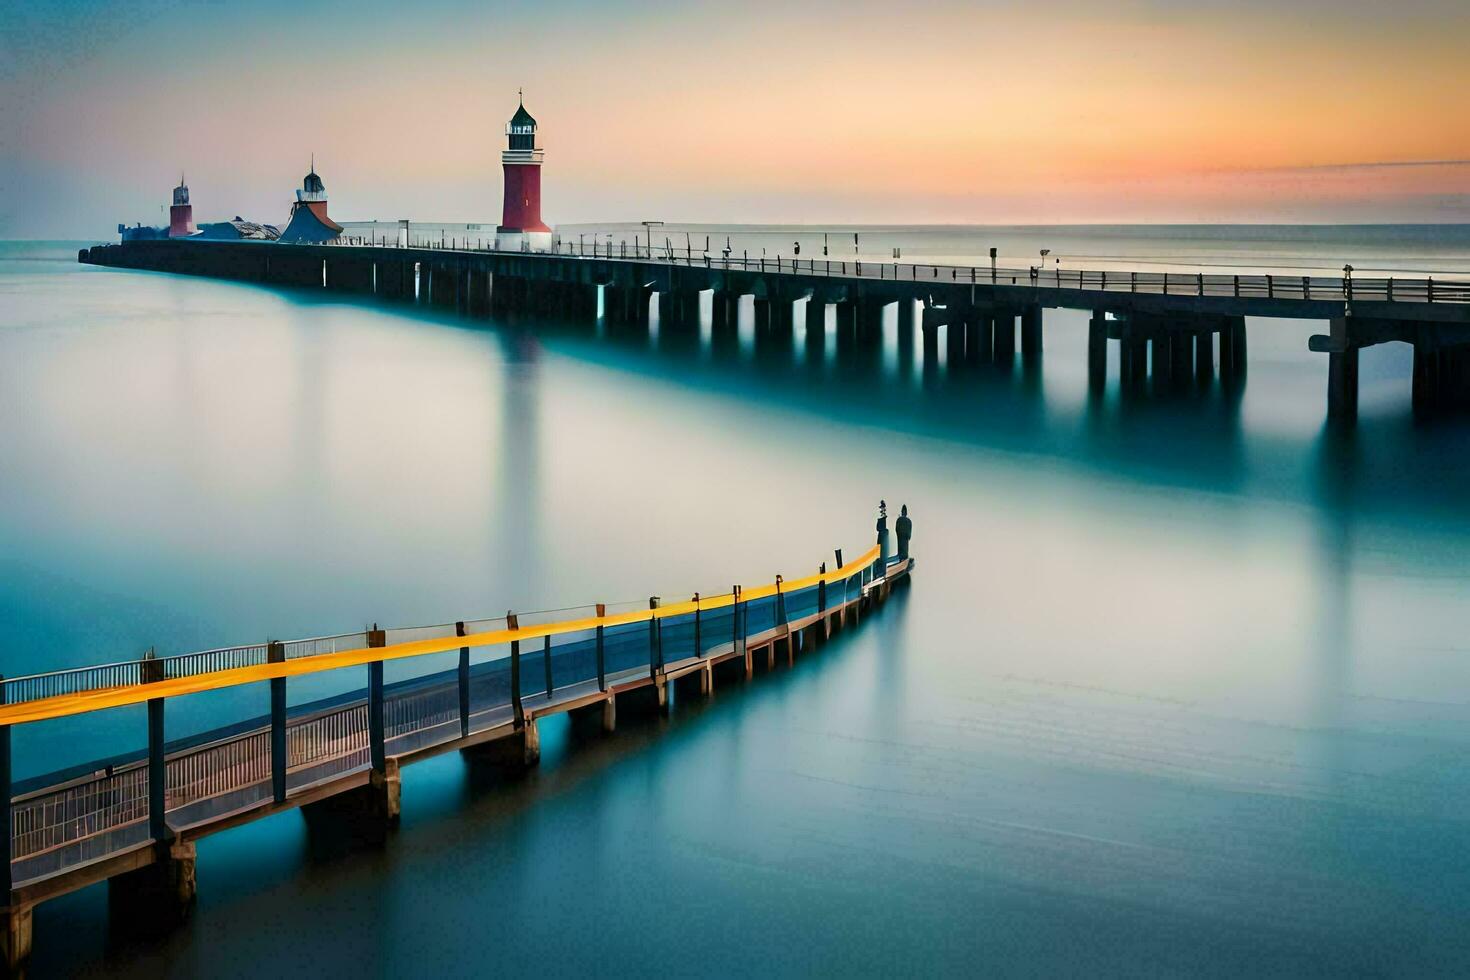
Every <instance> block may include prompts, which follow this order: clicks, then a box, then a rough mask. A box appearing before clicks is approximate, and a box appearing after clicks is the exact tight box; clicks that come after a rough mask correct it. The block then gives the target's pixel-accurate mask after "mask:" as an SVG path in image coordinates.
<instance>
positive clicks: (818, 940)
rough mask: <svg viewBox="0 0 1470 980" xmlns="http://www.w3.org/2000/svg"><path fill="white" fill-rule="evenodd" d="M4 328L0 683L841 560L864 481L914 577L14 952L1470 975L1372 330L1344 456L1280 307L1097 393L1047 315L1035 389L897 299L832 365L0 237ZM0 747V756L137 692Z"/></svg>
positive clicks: (1437, 539) (59, 922)
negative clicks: (682, 696) (587, 717)
mask: <svg viewBox="0 0 1470 980" xmlns="http://www.w3.org/2000/svg"><path fill="white" fill-rule="evenodd" d="M1096 244H1097V245H1098V249H1097V250H1098V252H1099V253H1101V252H1102V251H1104V250H1105V247H1107V246H1109V245H1110V243H1108V242H1105V241H1099V242H1097V243H1096ZM1211 247H1215V246H1213V245H1212V246H1211ZM1231 247H1232V248H1243V249H1247V250H1248V249H1249V248H1250V247H1251V246H1250V244H1249V243H1241V242H1236V243H1233V244H1232V245H1231ZM1390 257H1391V256H1390ZM1406 261H1407V260H1406ZM0 309H3V310H4V311H5V312H4V314H3V319H0V459H3V460H4V473H3V480H0V627H3V630H0V636H3V641H0V642H3V646H0V670H3V672H4V673H5V674H6V675H7V676H11V675H14V674H18V673H22V672H25V671H30V670H38V669H45V668H51V667H58V666H65V665H73V664H80V663H90V662H99V661H106V660H113V659H125V658H129V657H132V656H135V655H136V654H137V653H138V652H140V651H141V650H143V649H145V648H147V647H148V646H156V647H157V648H158V649H159V650H160V652H165V653H171V652H182V651H186V650H190V649H196V648H202V647H208V646H215V645H220V644H224V643H233V642H245V641H250V640H257V639H264V638H266V637H267V636H269V637H283V636H297V635H311V634H320V633H324V632H335V631H339V630H349V629H355V628H361V627H362V626H364V625H366V624H368V623H370V622H374V621H376V622H380V623H386V624H394V625H398V624H405V625H406V624H413V623H432V622H443V621H452V620H455V619H460V618H466V617H473V616H489V615H495V614H498V613H501V612H503V611H504V610H505V609H507V608H518V609H526V608H538V607H549V606H561V605H571V604H574V603H581V602H589V601H598V600H602V601H616V600H633V599H638V598H639V597H642V596H647V595H649V594H659V595H663V596H680V595H683V594H687V593H690V592H693V591H694V590H695V589H700V590H702V591H717V590H723V589H726V588H728V586H729V585H730V584H731V583H733V582H737V581H742V580H743V581H757V580H763V579H766V578H769V577H770V575H772V574H774V573H776V572H783V573H786V574H788V575H790V574H800V573H802V572H804V571H807V570H810V569H814V568H815V566H816V564H817V563H818V562H820V561H822V560H826V559H829V558H830V557H831V549H832V548H835V547H844V548H845V549H848V550H849V551H851V549H855V548H861V547H862V546H863V545H865V544H866V543H867V541H868V539H869V536H870V533H871V531H870V529H871V526H872V517H873V510H874V505H875V504H876V501H877V499H878V498H879V497H885V498H886V499H887V500H888V501H889V502H890V504H897V503H907V504H908V505H909V506H910V508H911V511H912V512H913V514H914V520H915V542H914V545H915V552H916V554H917V555H918V556H919V558H920V561H921V567H920V569H919V571H918V573H917V575H916V578H915V581H914V584H913V587H912V589H911V590H909V591H907V592H906V593H903V594H901V596H900V597H899V599H898V601H896V602H895V603H892V604H890V605H889V606H888V607H887V608H886V609H885V610H884V612H883V613H882V615H881V616H878V617H876V618H874V619H873V620H871V621H870V622H868V623H866V624H865V626H864V628H863V629H861V630H859V631H856V632H853V633H849V634H847V635H846V636H844V637H843V638H842V639H841V640H840V641H838V642H836V643H834V644H832V645H831V646H829V647H827V648H826V649H825V650H824V651H822V652H821V654H820V655H819V656H815V657H812V658H810V659H806V660H804V661H802V662H800V663H799V664H798V665H797V667H796V669H795V670H793V671H791V672H784V671H781V672H777V673H776V674H774V675H771V676H759V677H758V678H757V682H756V683H754V684H752V685H749V686H747V687H743V688H742V687H729V688H722V689H721V690H720V691H719V692H718V694H717V697H716V698H715V699H714V700H713V701H712V702H710V703H709V704H707V705H705V704H694V703H687V702H686V703H676V704H675V707H674V711H673V712H672V714H671V716H670V717H669V718H668V719H667V720H664V721H648V722H639V723H629V724H627V725H624V726H623V728H622V730H620V732H619V733H618V734H617V735H616V736H614V737H611V738H602V737H598V736H587V735H583V734H580V733H573V732H571V731H570V730H569V729H568V728H567V727H566V726H565V725H563V724H551V725H548V726H547V728H546V729H545V730H544V735H543V737H544V739H545V746H544V747H545V759H544V763H543V765H542V767H541V768H540V769H539V770H538V771H536V772H534V773H533V774H532V775H531V776H529V777H528V778H526V779H524V780H521V781H517V782H510V783H505V782H500V781H496V780H494V779H489V778H487V777H485V776H484V775H483V774H478V773H476V772H473V771H470V770H467V769H465V767H464V766H463V765H462V763H461V762H460V760H459V759H458V757H457V756H450V757H444V758H440V759H438V760H435V761H433V762H430V763H425V764H423V765H420V766H415V767H413V768H410V769H408V770H406V772H405V777H404V818H403V825H402V827H401V829H400V830H399V831H398V832H397V833H396V834H395V835H394V837H393V838H392V840H391V841H390V843H389V844H388V845H387V846H386V847H385V848H384V849H382V850H380V851H369V852H357V853H347V854H341V853H324V852H323V847H322V845H321V843H320V842H314V841H312V840H311V839H309V838H308V836H307V834H306V832H305V830H304V827H303V825H302V823H301V820H300V818H299V817H298V816H296V815H295V814H285V815H282V816H279V817H274V818H271V819H269V820H266V821H263V822H261V823H258V824H255V825H252V826H250V827H247V828H244V829H241V830H237V831H232V832H229V833H226V834H222V835H219V836H217V837H214V838H210V839H208V840H206V841H205V842H204V843H203V844H202V845H201V848H200V862H199V905H198V908H197V910H196V912H195V915H194V918H193V920H192V921H191V923H190V924H189V925H187V926H186V927H184V928H182V929H180V930H178V931H176V932H174V933H172V934H170V935H169V936H168V937H166V938H164V939H161V940H151V941H150V940H141V939H137V938H134V937H129V936H126V935H119V934H115V933H112V932H110V931H109V927H108V920H107V915H106V901H105V897H106V893H105V889H103V888H93V889H89V890H87V891H84V892H81V893H78V894H75V895H73V896H70V897H68V898H66V899H63V900H60V901H57V902H53V903H48V904H46V905H43V906H41V907H40V908H39V909H38V911H37V917H36V932H35V947H36V964H37V969H36V972H37V973H38V975H42V976H48V975H57V974H65V973H84V972H103V971H107V972H109V973H111V974H116V975H129V976H131V975H136V976H157V975H159V974H168V975H194V974H208V975H212V976H236V975H239V976H244V975H255V974H258V973H259V971H260V970H261V969H263V968H264V969H269V970H271V971H273V972H276V973H281V974H291V975H295V974H301V975H306V974H313V975H316V974H320V973H322V972H324V971H327V970H342V969H352V970H356V971H360V972H365V973H377V974H384V975H387V974H394V975H402V974H447V975H466V974H484V973H492V972H493V973H509V972H514V971H519V972H531V971H535V972H538V973H539V972H554V973H568V972H573V971H589V972H590V971H596V972H598V973H603V974H614V975H632V974H642V973H647V972H651V971H662V972H671V973H677V974H700V975H719V976H727V975H731V974H742V973H753V972H756V971H763V972H771V973H778V974H813V973H815V974H837V973H847V974H860V975H889V974H896V973H897V974H934V973H941V974H967V975H968V974H973V973H976V972H982V971H983V972H999V973H1008V974H1056V973H1058V972H1067V973H1084V972H1085V973H1097V972H1103V973H1128V974H1134V975H1136V974H1179V973H1193V974H1206V975H1230V976H1238V975H1241V974H1243V973H1250V974H1260V973H1291V974H1308V973H1317V974H1342V973H1348V972H1352V973H1388V974H1399V975H1425V974H1430V973H1443V974H1457V973H1458V974H1463V973H1464V972H1465V971H1466V969H1467V968H1470V942H1467V939H1466V936H1467V935H1470V933H1467V931H1466V928H1465V927H1466V926H1467V925H1470V922H1467V919H1470V914H1467V912H1466V910H1467V908H1470V871H1467V868H1470V861H1466V860H1465V856H1466V854H1467V853H1470V824H1467V818H1466V813H1467V810H1466V803H1467V802H1470V776H1467V772H1466V768H1465V766H1464V763H1463V760H1464V757H1465V749H1466V747H1467V743H1470V644H1467V641H1466V640H1465V635H1466V629H1465V627H1466V623H1467V620H1470V613H1467V608H1470V607H1467V596H1470V588H1467V586H1470V581H1467V578H1470V575H1467V571H1466V569H1467V568H1470V561H1467V559H1470V508H1467V506H1466V504H1465V501H1466V499H1467V498H1466V490H1467V488H1470V452H1467V450H1470V426H1467V425H1465V424H1464V423H1460V424H1454V423H1439V424H1434V425H1427V426H1425V425H1415V424H1414V423H1413V422H1412V420H1411V419H1410V416H1409V399H1408V395H1409V389H1408V358H1407V351H1406V350H1403V349H1397V348H1395V347H1393V346H1390V347H1384V348H1373V349H1371V350H1369V351H1367V352H1365V353H1364V355H1363V390H1362V422H1361V424H1360V426H1359V427H1358V429H1357V431H1356V433H1355V435H1353V436H1352V437H1350V438H1349V437H1337V436H1333V435H1330V434H1328V433H1327V432H1326V431H1325V430H1324V427H1323V414H1324V409H1325V383H1326V379H1325V375H1326V364H1325V358H1322V357H1320V356H1319V355H1312V354H1309V353H1308V352H1307V351H1306V338H1307V336H1308V335H1310V334H1311V333H1313V332H1319V331H1320V330H1321V329H1322V325H1321V324H1315V323H1294V322H1289V321H1264V320H1261V321H1257V320H1252V321H1251V322H1250V325H1249V326H1250V331H1251V334H1250V356H1251V366H1250V374H1249V379H1248V383H1247V386H1246V388H1245V390H1244V392H1243V393H1242V394H1241V395H1240V396H1239V397H1226V396H1225V395H1223V394H1221V393H1220V392H1219V391H1218V390H1215V391H1212V392H1209V393H1205V394H1199V395H1191V396H1181V397H1161V398H1155V397H1152V396H1146V397H1143V398H1139V399H1128V400H1125V399H1123V398H1121V397H1120V395H1119V394H1118V392H1117V391H1116V390H1111V389H1110V390H1109V391H1108V392H1107V393H1106V394H1105V396H1104V397H1103V398H1102V400H1101V401H1099V402H1093V401H1091V400H1089V398H1088V395H1087V390H1086V373H1085V324H1084V321H1083V319H1082V316H1081V315H1080V314H1074V313H1068V312H1066V311H1048V312H1047V320H1046V353H1045V357H1044V360H1043V362H1042V364H1041V365H1040V368H1039V370H1033V371H1023V370H1021V368H1020V367H1019V365H1018V366H1017V368H1016V369H1015V370H1014V371H1012V372H1005V373H1002V372H998V371H994V370H981V371H970V372H961V371H950V370H948V368H947V366H946V365H938V366H934V367H932V368H931V370H928V371H926V370H924V369H923V366H922V365H918V366H914V367H913V368H912V369H910V368H909V367H907V366H906V365H903V364H901V363H900V362H899V360H898V358H897V354H896V351H897V346H898V345H897V342H896V337H895V330H896V324H895V323H894V322H893V316H892V310H890V311H889V322H888V323H887V325H886V331H887V336H886V338H885V344H884V348H883V350H882V351H881V352H880V356H879V357H878V358H877V359H876V362H875V363H874V364H872V365H866V364H865V363H862V362H856V361H848V360H845V359H839V358H838V357H836V355H835V351H834V345H833V344H830V343H829V344H828V351H829V352H831V353H829V355H828V356H827V357H825V358H823V359H820V360H818V359H812V358H808V357H807V356H806V355H805V353H804V350H803V345H802V344H801V342H800V338H798V342H797V343H796V345H795V350H794V351H783V350H780V349H774V350H772V349H768V348H765V347H762V346H757V345H756V344H754V342H753V338H752V331H751V325H750V320H749V313H750V311H749V309H748V308H747V309H746V310H745V311H743V313H744V316H743V322H742V325H741V327H742V330H741V344H740V345H739V347H738V348H737V349H735V350H732V351H725V350H722V349H717V348H715V347H714V346H712V345H711V344H710V342H709V336H708V328H707V327H706V328H704V330H703V332H702V335H701V338H700V339H699V340H698V341H695V342H689V341H686V340H683V339H680V338H676V337H670V336H668V335H667V334H663V335H659V334H658V331H657V329H656V325H655V330H654V332H653V333H654V335H653V336H652V337H641V338H630V337H626V336H614V337H610V336H602V335H600V333H599V332H598V331H595V330H594V329H592V328H590V327H589V328H576V327H572V326H569V325H564V324H554V323H532V324H525V323H523V324H521V325H519V326H518V327H512V326H508V325H497V324H485V323H477V324H471V323H467V322H463V321H452V320H442V319H439V320H436V319H433V318H431V317H426V316H420V315H416V314H412V315H411V311H405V310H392V309H386V308H374V307H371V306H364V305H352V304H347V303H341V302H337V301H330V300H324V299H322V298H321V297H316V296H310V295H306V294H299V293H286V292H277V291H270V290H263V289H258V288H254V287H247V286H240V285H232V284H225V283H217V282H209V281H200V280H190V279H186V278H181V277H170V276H164V275H155V274H148V273H132V272H121V271H113V270H105V269H97V268H90V267H81V266H78V265H77V264H76V262H75V246H74V245H58V246H24V245H20V246H17V245H6V246H4V247H3V249H0ZM797 322H798V323H801V322H802V318H801V317H800V316H798V317H797ZM829 329H830V325H829ZM1114 373H1116V371H1114ZM440 666H442V665H440V664H437V663H436V664H434V665H432V668H433V669H438V667H440ZM403 669H404V670H408V669H412V668H403ZM426 669H427V668H426ZM400 676H401V675H400ZM390 679H391V678H390ZM338 683H339V684H340V687H341V688H342V689H346V688H347V687H350V686H358V685H360V683H361V679H360V678H343V679H340V680H339V681H338ZM302 697H304V695H302V694H298V693H294V689H293V699H299V698H302ZM265 699H266V694H265V692H264V691H263V690H262V691H252V690H248V689H246V690H239V691H233V692H229V693H226V694H218V695H210V696H208V698H199V699H195V700H193V701H192V702H189V701H186V702H181V703H179V704H178V705H171V706H170V709H169V712H170V713H169V726H170V734H182V733H184V732H187V731H190V730H201V729H203V728H205V727H209V726H212V725H215V724H219V723H220V721H221V719H222V718H228V717H232V716H233V715H234V714H235V713H239V712H245V711H248V712H250V713H257V712H259V711H260V710H262V709H263V707H264V705H265ZM15 739H16V747H15V752H16V766H17V774H18V776H20V777H22V778H23V777H25V776H28V775H35V774H38V773H42V772H46V771H50V770H53V769H57V768H61V767H63V766H65V765H70V764H72V763H75V762H80V761H85V760H86V759H87V758H89V757H91V756H92V755H93V754H96V753H95V746H96V745H97V744H98V743H99V742H101V743H103V744H105V745H106V746H107V748H108V751H124V750H129V749H134V748H137V747H139V746H141V745H142V742H143V723H142V715H141V712H133V711H132V710H131V709H126V710H122V711H118V712H113V713H112V716H111V717H98V718H92V719H88V720H87V721H86V722H85V723H84V724H83V723H62V722H50V723H44V724H42V725H38V726H32V727H30V728H27V729H22V730H20V731H18V732H17V733H16V736H15Z"/></svg>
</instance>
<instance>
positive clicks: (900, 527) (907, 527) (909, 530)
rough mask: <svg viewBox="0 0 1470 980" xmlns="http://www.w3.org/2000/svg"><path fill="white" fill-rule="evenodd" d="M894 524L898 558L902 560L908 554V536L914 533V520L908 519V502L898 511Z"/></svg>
mask: <svg viewBox="0 0 1470 980" xmlns="http://www.w3.org/2000/svg"><path fill="white" fill-rule="evenodd" d="M895 525H896V527H895V529H896V530H897V531H898V560H899V561H903V560H904V559H905V558H907V557H908V556H909V538H910V537H911V536H912V535H913V533H914V522H913V521H911V520H909V505H908V504H904V505H903V509H902V510H900V511H899V514H898V520H897V521H896V522H895Z"/></svg>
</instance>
